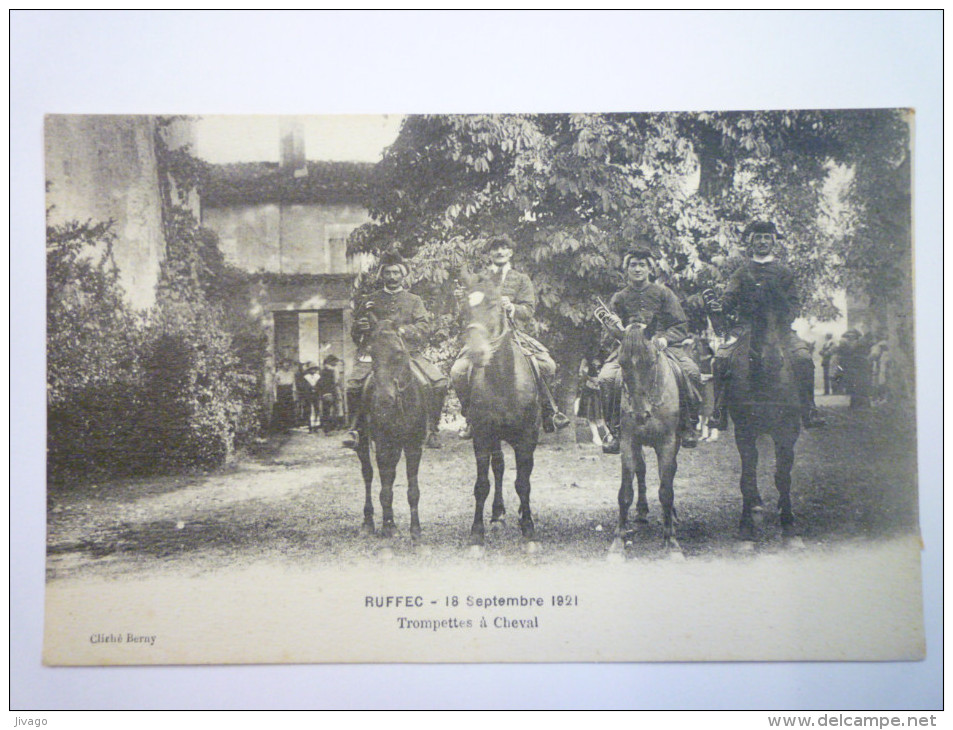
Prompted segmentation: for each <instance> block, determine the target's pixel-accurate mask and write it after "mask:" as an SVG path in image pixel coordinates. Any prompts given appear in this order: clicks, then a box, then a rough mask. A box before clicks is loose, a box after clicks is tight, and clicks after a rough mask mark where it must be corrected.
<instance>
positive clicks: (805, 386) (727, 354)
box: [713, 224, 824, 428]
mask: <svg viewBox="0 0 953 730" xmlns="http://www.w3.org/2000/svg"><path fill="white" fill-rule="evenodd" d="M762 228H763V229H764V230H765V231H766V232H768V231H769V230H770V231H773V230H774V226H773V224H760V226H759V229H758V230H760V229H762ZM761 258H762V260H760V261H759V260H758V259H757V258H751V259H749V260H747V261H745V263H744V264H742V265H741V266H740V267H739V268H738V269H736V270H735V271H734V272H733V273H732V275H731V276H730V277H729V279H728V284H727V286H726V287H725V293H724V296H723V298H722V302H721V307H720V309H719V311H720V312H724V313H725V314H728V315H734V317H735V319H736V321H737V322H738V324H739V325H740V327H737V328H736V329H735V330H734V331H733V332H732V335H733V337H730V338H729V340H728V343H727V344H725V345H723V346H722V347H720V348H718V352H716V353H715V360H714V363H713V371H714V375H715V380H716V396H715V408H716V413H715V420H716V425H718V426H719V427H722V428H723V427H724V426H725V425H726V423H725V415H724V409H723V408H722V401H723V399H724V392H725V388H726V382H727V380H728V378H729V377H730V373H729V363H730V358H731V355H732V353H733V352H734V350H735V349H736V347H737V336H738V335H739V334H741V332H742V331H743V328H744V327H750V325H751V323H752V322H753V321H754V320H755V319H756V318H760V317H764V315H765V313H766V312H769V311H773V312H774V315H775V320H776V321H777V323H778V326H780V327H782V328H784V333H785V334H784V344H785V349H786V350H787V351H788V354H789V355H790V358H791V368H792V370H793V374H794V378H795V380H796V381H797V389H798V398H799V400H800V402H801V412H802V420H803V421H804V425H805V426H808V427H810V426H815V425H818V426H819V425H824V421H823V419H821V418H819V417H818V416H817V415H816V408H815V405H814V357H813V355H812V353H811V346H810V344H808V343H807V342H805V341H804V340H802V339H801V338H800V337H798V336H797V334H796V333H795V332H794V330H793V329H791V326H792V324H793V322H794V320H795V319H796V318H797V316H798V313H799V312H800V308H801V300H800V297H799V295H798V291H797V285H796V282H795V277H794V272H793V271H792V270H791V269H790V268H789V267H788V266H785V265H784V264H782V263H780V262H779V261H777V260H775V259H774V257H773V256H766V257H761Z"/></svg>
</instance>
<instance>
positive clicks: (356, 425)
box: [341, 391, 364, 449]
mask: <svg viewBox="0 0 953 730" xmlns="http://www.w3.org/2000/svg"><path fill="white" fill-rule="evenodd" d="M362 406H363V404H362V398H361V392H360V391H348V393H347V410H348V413H349V414H350V417H349V418H348V423H347V433H346V434H345V435H344V441H343V442H342V443H341V445H342V446H344V447H345V448H347V449H357V446H358V444H359V443H360V441H361V431H360V429H361V426H363V423H364V419H363V418H362V416H363V407H362Z"/></svg>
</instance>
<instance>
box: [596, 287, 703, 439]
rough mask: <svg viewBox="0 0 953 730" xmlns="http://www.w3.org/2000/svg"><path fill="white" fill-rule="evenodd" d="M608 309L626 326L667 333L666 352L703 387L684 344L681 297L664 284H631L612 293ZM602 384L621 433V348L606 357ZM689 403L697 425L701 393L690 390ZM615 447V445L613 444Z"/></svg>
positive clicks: (614, 428)
mask: <svg viewBox="0 0 953 730" xmlns="http://www.w3.org/2000/svg"><path fill="white" fill-rule="evenodd" d="M609 309H610V310H612V312H613V313H614V314H615V315H616V316H618V317H619V319H620V320H621V321H622V326H623V327H628V326H629V325H631V324H635V323H642V324H645V325H646V330H645V334H646V336H647V337H664V338H665V340H666V342H667V343H668V345H667V347H666V349H665V352H666V354H668V355H670V356H671V357H672V359H674V360H676V361H677V362H678V365H679V367H681V369H682V371H683V372H684V373H685V375H686V376H688V379H689V380H690V381H691V383H692V385H694V386H695V389H696V391H697V390H698V389H700V388H701V373H700V371H699V370H698V364H697V363H696V362H695V361H694V360H693V359H692V358H691V356H690V355H689V353H687V352H686V351H685V349H684V347H682V343H683V342H684V341H685V340H686V339H688V325H687V322H686V317H685V312H684V311H683V310H682V305H681V304H679V302H678V298H677V297H676V296H675V294H674V293H673V292H672V290H671V289H669V288H668V287H667V286H664V285H663V284H657V283H655V282H651V281H650V282H646V283H645V286H643V287H642V288H637V287H635V286H634V285H632V284H629V285H628V286H626V287H625V289H622V290H621V291H618V292H616V293H615V294H613V296H612V298H611V299H610V300H609ZM599 388H600V390H601V391H602V394H603V403H604V404H605V411H606V414H607V416H608V420H609V424H608V425H609V429H610V432H612V435H613V436H614V437H616V438H617V437H618V430H619V407H618V406H619V403H620V398H621V389H622V367H621V365H620V364H619V359H618V349H617V350H616V352H614V353H613V354H612V355H610V356H609V358H608V359H607V360H606V363H605V365H603V366H602V370H601V371H600V372H599ZM686 401H687V403H686V405H688V407H689V415H688V421H689V422H690V423H689V424H687V425H688V426H690V427H691V428H694V422H695V421H696V420H697V413H696V411H697V408H698V397H697V392H696V393H689V394H687V399H686ZM610 448H612V447H610Z"/></svg>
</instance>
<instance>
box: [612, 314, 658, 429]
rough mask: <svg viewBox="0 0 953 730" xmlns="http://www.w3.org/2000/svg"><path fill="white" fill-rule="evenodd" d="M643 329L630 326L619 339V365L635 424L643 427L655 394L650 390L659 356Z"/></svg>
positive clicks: (637, 324) (638, 324)
mask: <svg viewBox="0 0 953 730" xmlns="http://www.w3.org/2000/svg"><path fill="white" fill-rule="evenodd" d="M646 329H647V326H646V325H645V324H642V323H638V322H637V323H635V324H630V325H629V326H628V327H626V329H625V333H624V334H623V335H622V346H621V347H620V348H619V365H620V366H621V367H622V376H623V378H624V379H625V382H626V387H627V388H628V391H629V399H630V404H631V406H632V410H633V412H634V415H635V422H636V423H638V424H643V423H645V422H646V421H647V420H648V419H649V416H650V415H651V414H650V412H649V405H650V401H651V400H652V396H653V395H654V394H652V393H650V390H651V389H653V388H655V387H656V382H655V381H656V380H657V374H658V357H659V352H658V349H657V348H656V347H655V345H654V344H653V343H652V340H651V339H649V338H648V337H647V336H646Z"/></svg>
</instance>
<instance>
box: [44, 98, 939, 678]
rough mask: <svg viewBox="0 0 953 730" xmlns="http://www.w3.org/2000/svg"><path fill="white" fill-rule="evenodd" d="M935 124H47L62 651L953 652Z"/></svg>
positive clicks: (679, 118) (52, 578)
mask: <svg viewBox="0 0 953 730" xmlns="http://www.w3.org/2000/svg"><path fill="white" fill-rule="evenodd" d="M913 123H914V118H913V114H912V112H911V111H910V110H906V109H863V110H784V111H741V112H730V111H723V112H718V111H715V112H665V113H651V114H650V113H628V114H626V113H614V114H599V113H572V114H570V113H566V114H555V113H553V114H499V115H479V114H470V115H440V114H430V115H406V116H397V117H394V116H360V117H331V116H317V117H308V116H273V117H267V116H255V117H244V116H236V117H229V116H202V115H177V116H172V115H170V116H145V115H142V116H109V115H72V116H69V115H51V116H49V117H47V119H46V130H45V141H46V147H45V149H46V186H47V190H46V192H47V216H48V227H47V312H48V315H47V316H48V325H47V363H48V365H47V383H48V405H47V423H48V437H47V438H48V442H47V453H48V462H47V469H48V480H49V481H48V490H49V491H48V510H49V512H48V545H47V604H46V644H45V648H44V658H45V660H46V661H47V662H49V663H51V664H60V663H62V664H72V663H77V664H124V663H132V664H139V663H147V664H148V663H181V662H197V663H208V662H283V661H292V662H326V661H334V662H340V661H408V660H410V661H452V662H466V661H534V662H538V661H566V660H574V661H593V660H604V661H632V660H711V661H719V660H730V659H746V660H763V659H778V660H790V659H809V660H810V659H814V660H818V659H822V660H829V659H848V660H851V659H853V660H860V659H876V660H896V659H917V658H920V657H922V656H923V651H924V647H923V629H922V604H921V590H920V572H919V549H920V548H919V538H918V510H917V482H916V429H915V416H916V412H915V405H914V396H915V371H914V362H913V359H912V357H911V355H912V352H913V337H914V333H913V323H914V319H913V294H912V287H913V282H912V277H911V256H912V246H911V181H910V165H911V152H912V148H911V139H912V133H911V132H912V125H913ZM304 576H309V577H310V579H308V580H305V579H304ZM277 595H281V596H282V600H281V601H280V602H278V603H277V604H276V603H275V598H276V596H277ZM806 596H810V597H811V598H810V600H805V597H806ZM186 597H189V599H188V600H186ZM740 597H743V598H742V599H741V600H739V598H740ZM686 599H689V600H686ZM619 604H625V605H629V606H633V607H638V611H639V613H640V615H641V616H643V618H644V619H646V620H650V621H651V622H652V623H653V624H654V626H655V630H654V631H652V632H649V633H642V632H638V633H633V632H631V631H630V630H629V627H627V626H626V625H625V624H624V623H619V622H617V621H616V620H614V619H615V618H616V617H617V615H618V605H619ZM303 606H307V607H308V613H309V614H310V616H311V620H312V621H314V620H318V623H319V624H320V625H321V626H323V627H325V628H323V629H322V630H321V631H317V632H314V633H311V632H308V633H306V634H302V632H301V630H300V620H301V618H302V615H301V611H302V607H303ZM861 607H863V608H862V611H860V609H861ZM236 609H239V610H238V611H236ZM859 611H860V613H861V615H862V619H859V617H858V612H859ZM686 623H687V624H690V625H692V626H693V627H694V629H693V631H692V632H690V633H688V634H686V633H684V632H681V633H680V632H679V626H682V625H685V624H686ZM808 627H809V628H810V630H809V631H805V629H806V628H808ZM742 629H743V630H744V631H745V632H747V633H748V634H749V636H754V637H757V640H755V641H750V642H745V643H739V642H736V641H733V640H732V639H731V638H730V637H731V634H732V633H734V632H736V631H740V630H742ZM260 632H265V633H267V635H268V636H269V637H270V639H269V641H267V642H263V641H261V640H260V638H259V633H260ZM570 636H571V637H572V640H571V641H570V640H568V637H570Z"/></svg>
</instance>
